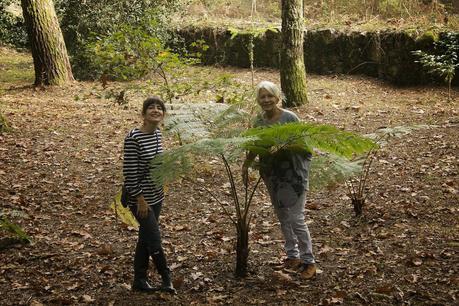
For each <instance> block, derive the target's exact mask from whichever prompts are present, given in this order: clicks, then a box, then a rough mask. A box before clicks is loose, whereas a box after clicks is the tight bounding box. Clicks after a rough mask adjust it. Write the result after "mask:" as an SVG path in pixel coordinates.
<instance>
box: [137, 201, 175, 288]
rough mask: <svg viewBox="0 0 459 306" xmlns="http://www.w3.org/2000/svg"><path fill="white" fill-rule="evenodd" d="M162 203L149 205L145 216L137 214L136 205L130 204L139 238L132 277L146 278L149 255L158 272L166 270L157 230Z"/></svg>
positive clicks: (161, 272) (159, 234) (159, 233)
mask: <svg viewBox="0 0 459 306" xmlns="http://www.w3.org/2000/svg"><path fill="white" fill-rule="evenodd" d="M161 207H162V203H159V204H156V205H152V206H150V208H151V210H150V211H149V212H148V216H147V217H146V218H139V217H138V216H137V206H130V209H131V212H132V213H133V214H134V216H135V218H136V219H137V221H138V222H139V225H140V226H139V239H138V240H137V245H136V248H135V255H134V279H146V278H147V271H148V263H149V258H150V256H151V257H152V258H153V261H154V263H155V266H156V269H157V270H158V273H159V274H161V275H163V274H164V273H166V272H167V271H168V267H167V262H166V257H165V255H164V251H163V247H162V245H161V232H160V230H159V224H158V221H159V214H160V212H161Z"/></svg>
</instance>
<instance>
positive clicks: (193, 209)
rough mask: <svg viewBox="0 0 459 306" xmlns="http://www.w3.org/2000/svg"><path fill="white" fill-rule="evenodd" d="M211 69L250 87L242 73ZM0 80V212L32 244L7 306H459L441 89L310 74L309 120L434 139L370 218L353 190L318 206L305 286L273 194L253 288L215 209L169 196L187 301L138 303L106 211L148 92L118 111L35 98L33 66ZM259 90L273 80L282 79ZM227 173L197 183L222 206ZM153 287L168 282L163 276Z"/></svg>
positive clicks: (411, 139)
mask: <svg viewBox="0 0 459 306" xmlns="http://www.w3.org/2000/svg"><path fill="white" fill-rule="evenodd" d="M201 69H204V70H205V71H207V74H208V75H209V77H212V76H216V75H219V74H221V73H223V72H225V73H231V74H233V75H234V76H235V78H236V79H237V80H238V81H239V82H242V83H244V82H245V83H247V84H250V71H248V70H242V69H217V68H209V67H206V68H201ZM0 71H1V75H2V76H1V77H0V94H1V96H0V110H1V113H2V114H3V115H5V116H6V117H7V119H8V121H9V125H10V131H8V132H3V133H1V134H0V204H1V211H2V213H3V214H4V215H5V216H7V217H8V218H9V219H10V220H11V221H13V222H15V223H17V224H19V225H20V226H21V227H22V228H23V229H24V230H25V231H26V232H27V234H28V235H30V236H31V238H32V243H31V244H17V245H14V246H11V247H9V248H6V249H3V250H1V251H0V276H1V277H0V292H1V299H0V304H2V305H35V306H37V305H42V304H45V305H50V304H51V305H72V304H100V305H148V304H183V305H189V304H236V305H246V304H272V305H274V304H301V305H335V304H337V305H339V304H342V305H390V304H407V305H453V304H456V305H457V303H458V298H459V296H458V294H459V292H458V288H459V219H458V213H459V211H458V210H459V201H458V190H459V181H458V171H459V169H458V158H459V156H458V139H459V138H458V135H459V108H458V104H459V92H458V91H457V89H456V90H455V91H453V93H452V94H453V100H452V101H450V102H448V101H447V100H446V89H445V88H444V87H412V88H395V87H392V86H390V85H388V84H386V83H383V82H381V81H379V80H375V79H370V78H366V77H360V76H341V75H339V76H317V75H310V76H308V82H309V84H308V86H309V87H308V88H309V93H308V94H309V100H310V103H309V104H308V105H305V106H303V107H300V108H297V109H295V111H296V112H297V113H298V114H299V116H300V117H301V118H302V119H303V120H305V121H313V122H318V123H330V124H334V125H337V126H339V127H342V128H346V129H349V130H352V131H356V132H359V133H369V132H373V131H375V130H376V129H377V128H380V127H394V126H413V125H419V124H422V125H426V126H424V128H421V129H417V130H413V131H412V132H411V133H410V134H408V135H405V136H403V137H402V138H394V139H392V140H391V141H390V142H389V144H388V145H386V146H384V147H383V148H382V149H381V150H380V151H379V152H378V154H377V157H376V160H375V161H374V164H373V166H372V171H371V173H370V177H369V181H368V188H367V194H368V198H367V204H366V206H365V208H364V213H363V216H362V217H360V218H356V217H355V216H354V213H353V209H352V205H351V201H350V199H349V197H348V196H347V194H346V189H345V186H343V185H339V186H336V187H335V188H332V189H327V190H323V191H312V192H311V193H310V194H309V197H308V200H307V203H306V208H307V209H306V217H307V222H308V226H309V229H310V232H311V235H312V237H313V248H314V251H315V255H316V258H317V262H318V267H319V271H318V272H319V273H318V274H317V276H316V277H315V278H314V279H312V280H309V281H302V280H300V278H299V276H298V274H297V273H296V272H295V271H292V270H284V269H283V268H282V261H283V259H284V253H283V245H282V236H281V233H280V228H279V225H278V222H277V220H276V218H275V216H274V214H273V211H272V208H271V205H270V203H269V200H268V198H267V194H266V191H265V188H264V186H262V187H261V188H260V190H259V192H257V194H256V198H255V204H254V206H253V207H252V211H253V213H254V218H253V221H252V224H251V228H252V229H251V233H250V255H249V270H250V272H249V275H248V276H247V277H246V278H243V279H237V278H235V277H234V274H233V271H234V266H235V251H234V244H235V231H234V228H233V226H232V224H231V223H230V222H229V220H228V219H227V217H226V216H225V215H224V213H223V212H222V210H221V208H220V207H219V206H218V205H217V204H216V203H215V201H213V200H212V199H211V198H210V197H209V196H207V195H206V194H204V192H203V191H202V190H199V189H196V188H195V187H194V186H192V185H190V184H188V183H184V182H177V183H174V184H172V185H170V186H168V189H167V195H166V200H165V205H164V209H163V213H162V217H161V228H162V234H163V238H164V246H165V250H166V253H167V257H168V260H169V263H170V265H171V267H172V269H173V275H174V279H175V285H176V287H177V289H178V294H177V295H174V296H172V295H169V294H165V293H154V294H150V295H149V294H141V293H136V292H132V291H131V290H130V284H131V281H132V255H133V251H134V245H135V241H136V230H135V229H133V228H130V227H127V226H124V225H123V224H121V223H120V221H119V220H117V219H116V218H115V214H114V212H113V211H112V210H111V209H110V208H109V205H110V204H111V203H112V201H113V198H114V197H115V195H116V194H117V192H118V191H119V190H120V186H121V184H122V175H121V164H122V143H123V139H124V136H125V134H126V133H127V131H128V130H129V129H130V128H132V127H134V126H137V125H138V124H139V122H140V118H139V115H138V112H139V111H138V109H139V106H140V103H141V101H142V98H143V97H144V95H143V94H142V95H139V96H135V97H134V96H131V98H130V99H129V101H128V103H127V104H126V105H121V106H120V105H118V104H116V103H114V102H113V101H112V100H108V99H105V98H103V97H102V96H103V95H102V93H103V92H104V91H107V89H103V88H102V86H101V85H100V84H99V83H92V82H75V83H73V84H71V85H68V86H65V87H60V88H46V89H43V90H42V89H34V88H32V87H30V86H29V84H31V82H32V81H33V79H31V77H32V76H33V70H32V67H31V60H30V57H29V56H28V55H21V54H16V53H12V52H9V51H7V50H1V52H0ZM255 77H256V81H260V80H262V79H268V80H272V81H275V82H278V72H277V71H274V70H259V71H257V72H256V74H255ZM108 86H109V87H108V88H110V86H114V85H113V84H109V85H108ZM249 102H250V101H249ZM171 143H172V141H171V139H169V138H168V137H167V136H166V137H165V145H166V147H167V146H170V145H171ZM221 169H222V168H221V167H219V166H218V165H216V164H212V165H210V166H208V168H205V169H204V170H205V171H203V172H200V173H198V174H196V175H195V176H193V178H200V181H203V182H204V183H205V184H206V185H207V186H209V188H212V189H213V190H214V191H215V192H217V193H218V194H221V195H222V197H226V194H227V193H228V190H226V189H225V186H227V185H226V184H225V182H226V181H225V176H224V173H223V170H221ZM8 235H9V234H8V233H6V232H4V231H2V232H1V236H0V238H5V237H7V236H8ZM150 277H151V279H152V281H153V282H157V281H159V279H158V276H157V275H156V273H155V272H154V271H153V269H151V273H150Z"/></svg>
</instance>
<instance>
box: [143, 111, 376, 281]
mask: <svg viewBox="0 0 459 306" xmlns="http://www.w3.org/2000/svg"><path fill="white" fill-rule="evenodd" d="M213 106H215V105H213ZM187 107H188V110H187V109H186V107H185V108H183V109H182V111H181V112H177V113H176V116H175V117H174V116H172V117H171V118H170V119H169V121H168V122H169V123H168V125H166V127H167V128H168V129H169V130H170V131H172V132H173V133H174V134H177V135H178V136H179V139H180V140H181V141H180V143H181V145H180V146H178V147H176V148H172V149H169V150H167V151H166V152H164V153H163V154H161V155H159V156H157V157H155V158H154V159H153V160H152V172H151V176H152V178H153V180H154V181H155V182H156V183H158V184H164V183H167V182H171V181H173V180H175V179H177V178H178V177H184V178H187V174H189V173H190V172H192V171H193V170H194V169H196V168H193V165H194V164H196V163H197V162H203V161H204V162H206V161H208V160H209V157H216V156H218V157H220V158H221V160H222V161H223V165H224V169H225V171H226V175H227V178H228V180H229V182H230V191H231V198H232V200H233V203H234V210H232V211H229V210H228V209H227V208H226V207H225V205H223V204H222V203H221V201H220V200H219V196H217V195H215V193H214V191H212V190H210V189H208V188H206V187H205V186H201V187H204V188H205V189H206V191H207V192H209V193H210V194H211V195H212V197H213V198H214V199H215V200H216V201H217V202H218V203H219V204H220V205H221V206H222V209H223V210H224V212H225V213H226V214H227V215H228V217H229V219H230V220H231V221H232V222H233V224H234V225H235V227H236V232H237V248H236V258H237V260H236V274H237V275H238V276H245V275H246V273H247V257H248V252H249V249H248V232H249V228H250V220H251V214H250V213H249V208H250V204H251V202H252V199H253V196H254V193H255V190H256V189H257V187H258V184H259V182H260V178H259V179H258V180H257V181H256V183H255V184H253V185H251V186H249V184H248V183H247V182H245V183H244V186H243V188H238V187H237V186H236V181H237V180H236V176H235V175H234V173H233V170H232V169H231V166H230V164H231V163H235V162H237V161H240V160H241V159H242V158H243V157H244V154H243V153H244V152H246V151H247V150H248V151H251V152H254V153H257V154H259V155H267V154H275V153H276V152H278V151H280V150H288V151H296V152H299V153H302V154H306V153H308V152H309V153H314V154H316V155H318V157H317V158H314V159H313V167H312V168H313V173H314V174H313V177H312V178H313V182H314V185H315V186H321V185H324V184H326V183H329V182H330V181H339V180H344V179H345V178H347V177H349V176H350V175H353V174H355V173H356V172H358V171H360V169H361V166H360V164H359V163H358V162H352V161H350V160H349V159H350V158H351V157H353V156H356V155H358V154H362V153H364V152H366V151H368V150H371V149H372V148H373V147H374V146H375V144H374V142H373V141H371V140H370V139H368V138H364V137H362V136H359V135H356V134H354V133H350V132H346V131H342V130H340V129H338V128H336V127H333V126H330V125H317V124H310V123H299V122H296V123H290V124H285V125H273V126H270V127H264V128H252V129H249V130H246V131H244V132H242V133H241V131H243V130H245V127H246V126H247V124H248V122H249V120H248V118H249V117H248V115H247V113H246V112H244V111H243V110H241V109H240V108H238V107H237V106H233V107H226V108H224V107H221V109H222V110H221V111H220V112H219V113H218V115H217V116H214V117H212V113H213V114H215V111H216V108H212V107H211V108H210V109H209V108H207V111H209V112H210V113H211V115H209V113H206V112H205V109H204V108H199V109H197V110H194V111H193V110H191V109H190V107H189V106H187ZM207 107H209V106H207ZM218 107H220V106H218ZM217 112H218V111H217ZM191 126H194V127H195V130H194V131H190V127H191ZM235 134H236V135H237V136H234V135H235ZM183 135H185V137H184V136H183ZM200 137H201V138H200ZM238 168H239V167H238ZM190 181H191V182H193V181H192V180H190ZM194 183H195V184H198V183H197V182H194ZM241 192H242V193H243V196H240V193H241Z"/></svg>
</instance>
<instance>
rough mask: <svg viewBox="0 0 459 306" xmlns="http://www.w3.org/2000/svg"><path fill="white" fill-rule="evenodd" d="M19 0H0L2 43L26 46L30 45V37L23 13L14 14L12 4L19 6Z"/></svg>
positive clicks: (19, 46) (20, 46)
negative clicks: (28, 36)
mask: <svg viewBox="0 0 459 306" xmlns="http://www.w3.org/2000/svg"><path fill="white" fill-rule="evenodd" d="M17 2H18V1H14V0H0V45H2V44H3V45H11V46H14V47H17V48H26V47H27V46H28V38H27V32H26V29H25V25H24V18H22V15H20V14H13V12H12V11H11V5H16V6H17V5H18V3H17ZM17 7H18V6H17Z"/></svg>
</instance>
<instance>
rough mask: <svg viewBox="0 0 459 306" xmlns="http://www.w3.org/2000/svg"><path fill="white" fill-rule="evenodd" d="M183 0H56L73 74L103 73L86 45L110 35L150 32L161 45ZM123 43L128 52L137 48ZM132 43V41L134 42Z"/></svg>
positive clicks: (165, 39)
mask: <svg viewBox="0 0 459 306" xmlns="http://www.w3.org/2000/svg"><path fill="white" fill-rule="evenodd" d="M186 1H187V0H178V1H167V0H129V1H128V0H121V1H110V0H86V1H79V0H66V1H63V0H57V1H56V2H55V5H56V11H57V14H58V16H59V19H60V23H61V29H62V32H63V34H64V38H65V41H66V45H67V49H68V51H69V54H70V56H71V63H72V67H73V72H74V74H75V76H76V77H78V78H92V79H94V78H97V77H98V76H100V75H101V74H102V73H103V72H101V71H100V70H99V68H103V67H99V66H98V65H94V63H93V62H92V56H94V53H93V52H91V49H90V48H87V47H86V46H88V45H92V46H94V44H97V43H99V44H100V41H101V40H107V39H108V37H110V36H113V35H115V36H116V35H118V36H119V35H125V36H126V35H127V34H126V33H132V34H134V33H133V32H135V31H140V32H142V35H143V34H146V35H150V36H152V37H154V38H155V39H156V40H158V41H160V42H161V43H162V44H164V43H165V42H166V41H169V40H171V39H172V37H171V32H170V31H168V20H169V17H170V16H171V14H174V13H176V12H178V11H179V9H180V8H181V7H182V5H184V4H186ZM116 39H117V38H114V39H111V40H112V41H113V40H114V41H116ZM109 40H110V39H109ZM124 42H125V43H126V44H127V45H126V46H125V49H126V50H127V51H128V53H129V51H130V49H133V48H135V47H136V46H132V47H131V46H130V45H129V43H131V41H130V40H125V41H124ZM120 43H121V41H120ZM133 43H134V44H135V41H134V42H133ZM145 43H147V44H149V43H152V42H151V41H150V42H145ZM128 56H129V54H128ZM116 60H119V59H116ZM128 60H129V58H128ZM139 65H140V66H142V65H141V64H139ZM123 73H124V72H123Z"/></svg>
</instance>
